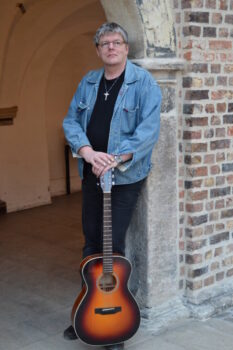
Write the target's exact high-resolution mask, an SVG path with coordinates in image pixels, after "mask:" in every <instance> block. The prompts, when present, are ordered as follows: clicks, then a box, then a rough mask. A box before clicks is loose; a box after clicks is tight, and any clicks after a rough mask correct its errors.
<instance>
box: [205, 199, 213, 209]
mask: <svg viewBox="0 0 233 350" xmlns="http://www.w3.org/2000/svg"><path fill="white" fill-rule="evenodd" d="M205 209H206V210H207V211H210V210H213V209H214V202H213V201H212V202H207V203H206V205H205Z"/></svg>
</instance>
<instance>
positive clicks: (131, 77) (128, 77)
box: [87, 59, 139, 84]
mask: <svg viewBox="0 0 233 350" xmlns="http://www.w3.org/2000/svg"><path fill="white" fill-rule="evenodd" d="M103 73H104V68H101V69H99V70H96V71H91V72H90V73H89V74H88V76H87V81H88V82H89V83H91V84H99V83H100V79H101V77H102V75H103ZM138 79H139V77H138V74H137V70H136V66H135V65H134V64H133V63H131V62H130V61H129V60H128V59H127V62H126V68H125V80H124V82H125V84H131V83H134V82H135V81H137V80H138Z"/></svg>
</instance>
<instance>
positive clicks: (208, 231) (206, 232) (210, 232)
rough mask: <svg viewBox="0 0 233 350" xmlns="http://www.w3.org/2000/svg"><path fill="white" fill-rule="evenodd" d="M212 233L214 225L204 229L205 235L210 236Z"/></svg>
mask: <svg viewBox="0 0 233 350" xmlns="http://www.w3.org/2000/svg"><path fill="white" fill-rule="evenodd" d="M213 232H214V225H207V226H206V227H205V235H211V234H212V233H213Z"/></svg>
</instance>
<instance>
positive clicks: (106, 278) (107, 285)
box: [98, 273, 117, 292]
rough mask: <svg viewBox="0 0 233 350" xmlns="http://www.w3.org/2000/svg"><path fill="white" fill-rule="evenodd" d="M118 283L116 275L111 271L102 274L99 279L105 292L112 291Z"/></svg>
mask: <svg viewBox="0 0 233 350" xmlns="http://www.w3.org/2000/svg"><path fill="white" fill-rule="evenodd" d="M116 284H117V280H116V277H115V276H114V275H112V274H111V273H106V274H104V275H102V276H101V277H100V279H99V281H98V286H99V288H100V289H101V290H102V291H103V292H111V291H112V290H113V289H114V288H115V287H116Z"/></svg>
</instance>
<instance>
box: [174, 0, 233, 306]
mask: <svg viewBox="0 0 233 350" xmlns="http://www.w3.org/2000/svg"><path fill="white" fill-rule="evenodd" d="M173 4H174V19H175V22H176V33H177V50H178V52H177V53H178V56H179V57H180V58H184V59H185V60H186V70H185V71H184V73H183V79H182V89H181V91H180V107H179V111H180V113H179V134H178V137H179V210H180V230H179V248H180V289H183V290H184V294H185V295H186V296H187V299H188V300H189V301H191V302H192V303H194V304H199V303H202V302H203V301H206V300H208V299H210V298H212V297H215V296H217V295H220V294H224V293H226V292H227V291H231V293H232V289H233V279H232V276H233V197H232V193H233V187H232V184H233V150H232V146H233V141H232V135H233V50H232V49H233V48H232V46H233V0H220V1H219V0H174V1H173Z"/></svg>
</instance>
